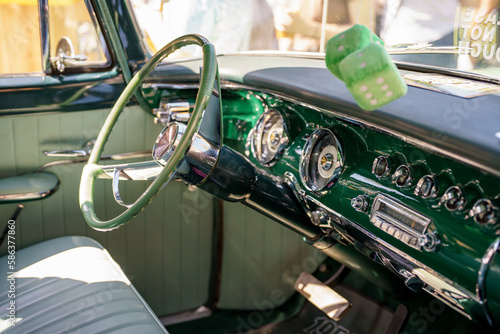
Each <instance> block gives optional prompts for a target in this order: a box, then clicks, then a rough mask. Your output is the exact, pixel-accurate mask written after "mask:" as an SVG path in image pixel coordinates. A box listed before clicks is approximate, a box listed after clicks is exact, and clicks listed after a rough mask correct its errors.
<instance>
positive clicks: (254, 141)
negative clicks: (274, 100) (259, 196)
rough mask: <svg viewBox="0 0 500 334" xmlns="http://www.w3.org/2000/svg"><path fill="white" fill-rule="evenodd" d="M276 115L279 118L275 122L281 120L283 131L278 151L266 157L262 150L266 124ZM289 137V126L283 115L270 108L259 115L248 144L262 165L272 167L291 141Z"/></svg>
mask: <svg viewBox="0 0 500 334" xmlns="http://www.w3.org/2000/svg"><path fill="white" fill-rule="evenodd" d="M274 117H277V119H275V120H274V121H273V123H274V124H276V123H277V122H281V124H282V128H283V133H282V135H281V138H280V142H279V146H278V148H277V150H276V153H274V154H273V155H271V156H269V157H264V154H263V150H262V145H263V136H264V134H265V131H266V125H267V124H268V123H269V122H270V121H272V119H273V118H274ZM271 128H272V126H271ZM288 138H289V137H288V128H287V125H286V122H285V118H284V117H283V115H282V114H281V113H280V112H279V111H278V110H277V109H268V110H266V111H265V112H264V113H263V114H262V115H261V116H260V117H259V119H258V120H257V123H256V124H255V126H254V128H253V129H252V130H251V131H250V135H249V136H248V141H249V143H247V144H250V148H251V151H252V155H253V157H254V158H255V159H256V160H257V161H259V163H260V164H261V165H263V166H265V167H272V166H273V165H274V164H276V162H277V161H278V160H279V159H280V158H281V157H282V156H283V153H284V152H285V148H286V147H287V145H288V142H289V139H288Z"/></svg>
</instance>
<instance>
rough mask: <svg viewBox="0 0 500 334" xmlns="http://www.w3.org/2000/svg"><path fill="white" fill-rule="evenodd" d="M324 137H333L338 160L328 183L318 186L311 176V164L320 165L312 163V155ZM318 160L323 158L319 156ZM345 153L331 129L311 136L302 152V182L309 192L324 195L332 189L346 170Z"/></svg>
mask: <svg viewBox="0 0 500 334" xmlns="http://www.w3.org/2000/svg"><path fill="white" fill-rule="evenodd" d="M324 136H329V137H331V139H332V140H331V141H332V142H333V143H334V145H333V146H334V147H335V149H336V150H337V159H336V161H335V163H334V166H332V168H334V171H333V173H332V175H331V176H330V177H329V178H328V181H327V182H325V184H324V185H318V184H316V183H315V182H314V181H313V180H312V178H311V176H310V170H311V169H310V166H311V163H315V164H317V163H318V160H315V161H313V162H312V161H311V160H312V158H313V157H312V155H313V150H314V148H315V147H316V144H317V143H318V142H319V141H320V140H322V139H323V137H324ZM318 159H321V157H319V156H318ZM344 160H345V157H344V152H343V150H342V147H341V145H340V142H339V140H338V138H337V137H336V136H335V134H334V133H333V132H332V131H330V130H329V129H325V128H321V129H318V130H316V131H314V132H313V133H312V134H311V136H310V137H309V138H308V139H307V141H306V144H305V145H304V148H303V150H302V155H301V157H300V169H299V172H300V180H301V181H302V184H303V185H304V187H305V188H306V189H307V190H309V191H313V192H315V193H316V194H318V195H324V194H325V193H326V190H327V189H329V188H331V187H332V186H333V185H334V184H335V183H336V182H337V181H338V179H339V178H340V175H341V174H342V170H343V169H344Z"/></svg>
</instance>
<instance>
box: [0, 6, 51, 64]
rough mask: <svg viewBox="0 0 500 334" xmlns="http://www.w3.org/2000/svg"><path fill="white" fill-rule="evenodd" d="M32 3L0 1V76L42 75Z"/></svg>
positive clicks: (35, 7) (36, 22) (34, 11)
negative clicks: (37, 73)
mask: <svg viewBox="0 0 500 334" xmlns="http://www.w3.org/2000/svg"><path fill="white" fill-rule="evenodd" d="M38 22H39V20H38V4H37V1H36V0H2V1H0V27H1V28H0V31H1V32H2V36H1V37H0V74H14V73H28V72H41V71H42V58H41V51H40V49H41V44H40V31H39V24H38Z"/></svg>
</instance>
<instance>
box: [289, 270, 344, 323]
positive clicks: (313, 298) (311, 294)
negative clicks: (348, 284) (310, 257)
mask: <svg viewBox="0 0 500 334" xmlns="http://www.w3.org/2000/svg"><path fill="white" fill-rule="evenodd" d="M295 290H297V291H298V292H299V293H300V294H301V295H302V296H304V297H306V298H307V300H309V302H311V304H313V305H314V306H316V307H317V308H318V309H320V310H321V311H323V312H324V313H325V314H326V315H328V316H329V317H330V318H331V319H333V320H335V321H337V320H340V318H342V316H344V315H345V314H346V313H347V311H349V309H350V308H351V304H350V303H349V301H348V300H347V299H345V298H344V297H342V296H341V295H339V294H338V293H337V292H335V291H334V290H333V289H331V288H330V287H328V286H327V285H325V284H324V283H323V282H321V281H320V280H318V279H317V278H316V277H314V276H313V275H311V274H309V273H308V272H303V273H302V274H300V276H299V278H298V279H297V281H296V282H295Z"/></svg>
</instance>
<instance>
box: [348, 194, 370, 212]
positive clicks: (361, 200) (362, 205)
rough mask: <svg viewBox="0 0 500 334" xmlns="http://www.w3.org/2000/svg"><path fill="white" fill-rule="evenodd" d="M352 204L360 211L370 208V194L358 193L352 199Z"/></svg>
mask: <svg viewBox="0 0 500 334" xmlns="http://www.w3.org/2000/svg"><path fill="white" fill-rule="evenodd" d="M351 206H352V207H353V208H354V210H356V211H358V212H365V211H366V209H368V196H366V195H358V196H356V197H354V198H353V199H352V200H351Z"/></svg>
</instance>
